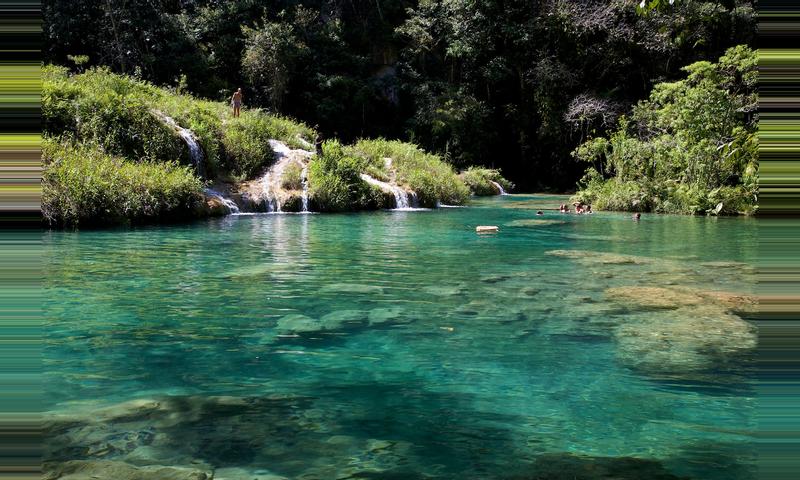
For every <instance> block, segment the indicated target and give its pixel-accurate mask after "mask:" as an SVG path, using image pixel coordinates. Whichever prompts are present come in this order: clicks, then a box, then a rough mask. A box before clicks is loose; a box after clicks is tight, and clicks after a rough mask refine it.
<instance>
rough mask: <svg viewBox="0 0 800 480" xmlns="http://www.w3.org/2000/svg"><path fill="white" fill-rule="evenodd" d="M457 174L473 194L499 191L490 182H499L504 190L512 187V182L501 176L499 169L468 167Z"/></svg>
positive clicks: (496, 192) (484, 194)
mask: <svg viewBox="0 0 800 480" xmlns="http://www.w3.org/2000/svg"><path fill="white" fill-rule="evenodd" d="M459 176H460V177H461V180H462V181H463V182H464V183H465V184H466V185H467V187H468V188H469V190H470V192H472V194H473V195H478V196H486V195H497V194H498V193H500V192H499V191H498V190H497V187H496V186H495V185H494V184H492V182H496V183H498V184H500V185H501V186H502V187H503V189H504V190H506V191H508V190H511V189H512V188H513V187H514V184H513V183H511V182H509V181H508V180H506V179H505V178H503V176H502V175H501V174H500V170H495V169H491V168H483V167H470V168H468V169H466V170H464V171H463V172H461V174H460V175H459Z"/></svg>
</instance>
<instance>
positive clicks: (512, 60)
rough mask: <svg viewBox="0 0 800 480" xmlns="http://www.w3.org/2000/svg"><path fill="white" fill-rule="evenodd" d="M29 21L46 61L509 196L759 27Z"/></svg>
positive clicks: (548, 5)
mask: <svg viewBox="0 0 800 480" xmlns="http://www.w3.org/2000/svg"><path fill="white" fill-rule="evenodd" d="M43 18H44V29H43V30H44V32H45V36H46V37H45V42H44V44H45V47H44V52H43V54H44V60H45V62H46V63H56V64H61V65H67V66H69V67H70V68H72V69H73V71H76V72H82V71H84V70H85V69H87V68H88V69H90V68H92V67H97V66H108V67H109V68H111V69H112V70H113V71H114V72H117V73H122V74H127V75H131V76H138V77H140V78H142V79H145V80H148V81H150V82H153V83H155V84H157V85H169V86H172V87H174V88H175V90H176V91H177V92H179V93H185V92H191V93H193V94H195V95H199V96H201V97H204V98H211V99H215V100H220V101H224V102H225V104H222V105H221V106H222V107H224V106H226V105H227V101H228V99H229V98H230V95H231V94H232V93H233V91H234V90H235V89H236V88H238V87H242V88H243V89H244V92H245V105H246V106H248V107H262V108H269V109H270V111H274V112H279V113H281V114H284V115H289V116H291V117H294V118H300V119H303V120H304V121H306V122H308V123H309V124H310V125H315V124H319V125H320V130H321V131H322V132H323V133H324V135H325V137H326V138H338V139H340V140H341V141H343V142H345V143H352V142H354V141H356V140H357V139H358V138H376V137H381V136H382V137H386V138H394V139H400V140H406V141H409V142H412V143H415V144H418V145H420V146H421V147H422V148H424V149H425V151H428V152H431V153H435V154H438V155H441V156H442V158H444V159H446V160H447V161H448V163H451V164H453V165H454V166H455V167H457V168H459V169H464V168H467V167H468V166H471V165H484V166H489V165H492V166H497V167H499V168H501V169H502V171H503V173H504V174H505V175H506V176H508V177H509V178H511V179H513V180H514V181H515V183H517V184H518V185H519V187H520V190H523V191H530V190H533V189H543V188H547V187H550V188H552V189H561V190H563V189H571V188H573V186H574V184H575V181H576V180H577V179H578V178H580V176H581V174H582V171H583V170H584V165H581V164H580V163H579V162H576V161H575V160H574V159H573V158H571V157H570V152H571V151H573V150H574V149H575V148H576V147H577V146H578V145H579V144H581V143H583V141H584V140H585V139H586V138H587V136H589V135H591V136H593V137H597V136H601V135H605V134H606V133H607V132H608V131H609V129H615V127H616V125H617V120H618V116H619V114H620V113H622V112H624V111H626V110H629V108H630V106H631V105H633V104H635V103H636V102H638V101H639V100H641V99H643V98H646V97H647V96H648V95H649V93H650V90H651V89H652V88H653V85H654V84H655V83H658V82H664V81H672V80H675V79H677V78H679V77H680V76H681V75H682V74H681V72H680V67H681V66H684V65H688V64H691V63H693V62H695V61H698V60H710V59H716V58H718V57H719V56H720V55H722V54H723V52H724V51H725V49H727V48H728V47H731V46H734V45H739V44H750V43H751V42H752V41H753V40H754V38H755V32H756V28H755V26H756V21H757V16H756V10H755V2H754V0H725V1H721V2H720V1H710V0H707V1H706V0H675V1H674V2H668V1H666V0H649V1H646V2H640V1H639V0H582V1H573V0H558V1H542V2H531V1H530V0H502V1H501V0H481V1H470V2H467V1H450V0H448V1H444V0H426V1H406V0H400V1H396V0H393V1H387V0H352V1H348V2H334V3H333V4H332V3H331V2H328V1H323V0H291V1H289V0H264V1H258V2H256V1H253V0H229V1H225V2H221V1H211V0H191V1H181V2H174V1H173V2H153V1H149V0H126V1H125V2H97V1H94V0H52V1H49V2H44V3H43ZM170 103H171V102H170ZM216 105H220V104H216ZM162 108H165V109H166V108H167V106H164V107H162ZM212 110H213V109H212ZM165 113H168V114H170V115H171V116H174V117H175V118H176V119H177V120H178V122H179V123H180V124H181V125H182V126H185V127H187V128H191V129H193V130H195V131H197V132H198V135H200V136H202V137H203V138H204V139H205V140H206V141H214V140H215V139H217V138H222V137H221V136H217V137H215V136H214V134H213V132H214V129H210V132H212V133H211V134H210V135H205V134H202V135H201V133H199V132H200V129H199V128H198V127H199V125H196V124H188V123H187V122H186V119H183V118H178V117H177V115H178V113H179V112H174V111H173V112H165ZM217 117H218V116H217ZM197 123H200V120H199V119H197ZM228 146H230V145H228ZM204 147H206V149H207V150H208V147H209V145H207V144H205V143H204ZM220 155H221V156H220V161H221V162H222V160H223V159H222V156H223V152H220ZM209 156H213V153H210V154H209ZM237 158H238V157H237ZM258 163H259V160H258V159H257V158H250V159H249V160H248V161H246V162H243V163H242V165H241V167H239V166H227V167H225V168H228V169H230V170H231V171H235V172H236V174H237V175H243V174H245V173H246V172H247V171H250V169H251V165H254V164H258Z"/></svg>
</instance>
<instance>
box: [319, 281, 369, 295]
mask: <svg viewBox="0 0 800 480" xmlns="http://www.w3.org/2000/svg"><path fill="white" fill-rule="evenodd" d="M319 291H320V292H324V293H355V294H365V295H373V294H374V295H380V294H383V287H381V286H378V285H364V284H360V283H332V284H329V285H325V286H323V287H322V288H320V289H319Z"/></svg>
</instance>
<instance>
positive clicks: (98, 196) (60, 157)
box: [42, 138, 203, 227]
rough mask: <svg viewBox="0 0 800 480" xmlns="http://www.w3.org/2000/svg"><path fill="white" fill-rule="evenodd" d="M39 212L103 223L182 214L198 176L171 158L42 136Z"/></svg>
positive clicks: (190, 206) (193, 204) (56, 220)
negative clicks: (158, 159)
mask: <svg viewBox="0 0 800 480" xmlns="http://www.w3.org/2000/svg"><path fill="white" fill-rule="evenodd" d="M42 160H43V164H44V172H43V175H42V213H43V216H44V218H45V220H46V221H47V222H48V223H49V224H51V225H62V226H73V227H77V226H78V225H82V226H85V225H100V224H103V225H108V224H123V223H142V222H150V221H163V220H173V219H179V218H187V217H190V216H192V215H193V214H194V212H195V211H196V208H197V207H198V205H199V204H200V201H201V199H202V188H203V185H202V182H201V181H200V180H199V179H198V178H197V177H195V176H194V174H193V173H192V172H191V170H190V169H189V168H187V167H182V166H179V165H178V164H177V163H175V162H166V163H155V162H152V161H142V162H138V163H135V162H131V161H127V160H124V159H121V158H119V157H114V156H110V155H108V154H106V153H103V152H102V151H101V150H100V148H99V147H98V146H97V145H91V144H77V143H73V142H72V141H69V140H58V139H52V138H45V140H44V141H43V143H42Z"/></svg>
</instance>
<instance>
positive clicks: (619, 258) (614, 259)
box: [545, 250, 653, 265]
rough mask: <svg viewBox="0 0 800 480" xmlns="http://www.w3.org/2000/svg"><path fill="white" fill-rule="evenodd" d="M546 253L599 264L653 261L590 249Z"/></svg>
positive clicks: (634, 263)
mask: <svg viewBox="0 0 800 480" xmlns="http://www.w3.org/2000/svg"><path fill="white" fill-rule="evenodd" d="M545 254H546V255H552V256H556V257H562V258H569V259H572V260H577V261H579V262H581V263H587V264H597V265H645V264H648V263H652V262H653V260H652V259H650V258H646V257H637V256H634V255H624V254H619V253H607V252H592V251H588V250H550V251H548V252H545Z"/></svg>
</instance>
